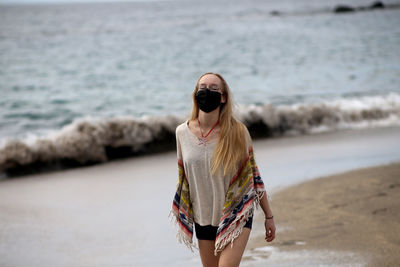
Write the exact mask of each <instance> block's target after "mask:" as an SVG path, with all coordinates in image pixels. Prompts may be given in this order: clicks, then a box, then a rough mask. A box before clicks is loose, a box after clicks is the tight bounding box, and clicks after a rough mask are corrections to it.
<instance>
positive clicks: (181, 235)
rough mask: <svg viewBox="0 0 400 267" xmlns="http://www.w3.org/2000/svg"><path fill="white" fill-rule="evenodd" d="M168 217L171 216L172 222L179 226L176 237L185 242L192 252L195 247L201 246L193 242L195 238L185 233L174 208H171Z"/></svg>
mask: <svg viewBox="0 0 400 267" xmlns="http://www.w3.org/2000/svg"><path fill="white" fill-rule="evenodd" d="M168 217H169V218H170V220H171V222H173V223H174V226H175V228H177V233H176V239H177V240H178V242H179V243H183V244H185V246H186V247H187V248H188V249H190V251H192V252H194V249H196V250H198V249H199V248H198V247H197V246H196V243H194V242H193V239H192V238H190V237H189V236H188V235H187V234H185V232H183V231H182V229H181V227H179V225H178V224H179V220H178V216H177V214H176V212H175V211H174V210H171V211H170V212H169V215H168Z"/></svg>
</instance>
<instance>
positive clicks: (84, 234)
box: [0, 127, 400, 267]
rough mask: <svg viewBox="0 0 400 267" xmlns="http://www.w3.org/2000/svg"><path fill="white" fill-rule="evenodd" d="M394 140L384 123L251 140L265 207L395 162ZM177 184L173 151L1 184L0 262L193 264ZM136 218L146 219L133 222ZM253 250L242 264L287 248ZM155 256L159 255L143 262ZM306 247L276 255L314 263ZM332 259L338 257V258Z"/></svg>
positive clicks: (398, 131)
mask: <svg viewBox="0 0 400 267" xmlns="http://www.w3.org/2000/svg"><path fill="white" fill-rule="evenodd" d="M399 136H400V127H390V128H376V129H368V130H343V131H338V132H330V133H321V134H314V135H306V136H293V137H282V138H277V139H267V140H254V148H255V157H256V161H257V164H258V167H259V170H260V173H261V175H262V178H263V180H264V183H265V185H266V188H267V191H268V192H269V193H271V194H272V201H271V207H272V211H273V212H275V211H276V210H277V209H278V210H279V209H280V208H278V207H279V205H280V204H281V203H283V202H281V201H278V200H277V196H278V194H279V192H280V188H282V187H284V188H287V187H288V186H289V188H290V187H291V186H296V184H298V183H299V182H304V181H306V180H310V179H314V177H319V176H323V175H327V174H330V173H335V172H336V173H338V172H343V171H346V170H349V169H356V168H360V167H364V166H371V165H378V164H382V163H386V162H391V161H400V152H399V151H400V147H399V145H400V144H399V143H398V142H396V141H397V140H398V137H399ZM288 166H291V167H290V168H288ZM316 166H317V167H316ZM176 184H177V164H176V152H175V151H172V152H165V153H160V154H153V155H146V156H141V157H136V158H127V159H122V160H118V161H111V162H107V163H104V164H99V165H94V166H87V167H82V168H76V169H69V170H63V171H60V172H52V173H41V174H35V175H29V176H27V177H24V178H16V179H6V180H1V181H0V236H1V237H2V249H0V265H6V266H9V265H18V266H27V265H38V266H39V265H40V266H44V267H47V266H54V265H57V266H72V265H73V266H89V265H90V266H98V265H105V264H106V263H110V262H112V263H113V266H124V265H132V263H134V264H135V265H138V266H139V265H140V266H141V265H146V266H148V267H156V266H160V265H161V264H162V265H163V266H166V267H172V266H173V267H180V266H182V267H183V266H189V265H190V266H201V262H200V258H199V255H198V253H195V254H192V253H191V252H190V251H189V250H187V248H186V247H185V246H184V245H182V244H180V243H178V242H177V240H176V229H175V228H174V226H173V224H171V223H170V221H169V219H168V213H169V211H170V209H171V204H172V199H173V196H174V194H175V190H176ZM284 190H286V189H284ZM275 193H276V194H275ZM149 202H150V203H155V205H152V206H151V208H150V209H149V208H148V205H138V203H149ZM275 214H276V215H275ZM275 214H274V216H276V223H277V227H278V228H277V231H278V233H277V238H278V239H279V238H281V237H282V235H283V234H284V233H285V231H286V230H287V229H285V228H283V227H282V224H281V222H282V221H278V220H281V218H282V215H279V214H277V213H275ZM138 215H140V216H143V218H145V220H138ZM257 218H258V219H262V217H260V216H255V223H253V226H254V227H253V231H252V235H251V239H252V238H253V237H257V236H258V235H257V231H256V229H257V228H260V226H261V227H262V226H263V225H262V222H261V223H260V222H259V221H257ZM282 231H283V232H282ZM262 234H263V233H262ZM160 237H163V238H160ZM253 239H254V238H253ZM278 239H277V240H276V241H274V242H277V241H278ZM291 240H295V241H296V240H297V239H288V240H286V241H285V242H286V243H285V244H286V245H282V246H281V247H285V246H289V245H290V242H292V241H291ZM262 241H263V240H262ZM300 241H301V240H300ZM250 244H254V242H253V241H250V242H249V245H248V246H249V247H248V248H249V249H250V250H249V249H247V250H246V252H245V253H247V254H248V253H249V252H253V251H252V250H251V248H250ZM261 245H262V246H264V247H259V248H258V249H261V251H258V254H259V256H257V257H258V258H257V257H253V258H257V259H256V261H255V262H253V261H252V260H251V261H249V260H248V261H247V262H246V261H244V262H243V266H244V267H245V266H260V264H261V265H262V264H263V261H264V260H265V256H268V257H267V258H266V260H268V262H271V260H274V259H275V258H276V263H277V264H273V265H274V266H275V265H276V266H282V265H281V264H280V262H281V259H282V258H283V257H282V255H283V254H282V253H286V252H284V250H283V249H282V248H281V247H279V248H278V247H277V246H275V245H276V243H271V244H266V243H265V244H264V243H263V244H260V246H261ZM266 245H267V246H269V247H267V249H266V247H265V246H266ZM302 247H303V246H302ZM66 248H68V249H67V250H66ZM254 249H255V248H254ZM271 249H275V250H271ZM154 251H157V253H158V258H157V259H154V258H152V257H149V256H148V255H152V254H153V253H154ZM271 251H272V252H271ZM285 251H288V250H285ZM304 251H305V252H306V253H308V252H309V251H310V250H302V252H301V253H303V254H298V253H297V252H296V250H292V251H288V252H287V253H286V254H284V257H286V258H288V259H289V260H290V259H292V258H293V257H294V256H296V255H297V257H298V258H297V263H298V262H303V261H304V259H307V260H313V258H315V255H316V254H315V253H314V252H313V253H312V255H311V256H310V255H308V254H304ZM327 251H328V252H329V250H327ZM296 253H297V254H296ZM310 257H311V258H310ZM320 257H321V259H323V261H321V262H316V263H315V264H311V266H315V265H318V264H324V263H325V262H329V261H327V260H326V256H324V255H322V256H321V255H320ZM331 257H333V259H336V258H337V253H336V254H334V255H333V256H332V255H331ZM340 257H341V258H344V259H347V260H348V261H349V262H351V261H352V260H354V257H355V255H353V254H349V253H347V254H346V253H345V254H343V253H342V254H340ZM293 262H294V261H293V260H292V261H289V264H287V265H283V266H292V265H293ZM304 262H306V261H304ZM356 262H357V263H359V262H362V260H361V259H358V260H357V261H356ZM253 263H254V264H253ZM311 263H314V262H311ZM246 264H247V265H246ZM251 264H253V265H251ZM290 264H292V265H290ZM297 265H298V264H297ZM305 266H307V265H305ZM308 266H310V264H309V265H308Z"/></svg>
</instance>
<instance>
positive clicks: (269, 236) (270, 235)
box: [260, 192, 276, 242]
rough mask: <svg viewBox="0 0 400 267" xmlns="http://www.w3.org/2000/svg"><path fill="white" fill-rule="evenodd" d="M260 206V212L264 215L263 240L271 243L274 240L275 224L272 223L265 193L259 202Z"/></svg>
mask: <svg viewBox="0 0 400 267" xmlns="http://www.w3.org/2000/svg"><path fill="white" fill-rule="evenodd" d="M260 206H261V208H262V210H263V211H264V215H265V223H264V225H265V240H266V241H267V242H271V241H272V240H274V239H275V230H276V228H275V223H274V218H273V215H272V211H271V208H270V206H269V203H268V199H267V192H265V194H264V195H263V197H262V198H261V200H260Z"/></svg>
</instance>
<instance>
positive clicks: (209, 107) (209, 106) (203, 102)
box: [196, 89, 221, 113]
mask: <svg viewBox="0 0 400 267" xmlns="http://www.w3.org/2000/svg"><path fill="white" fill-rule="evenodd" d="M196 102H197V105H198V106H199V108H200V109H201V110H202V111H204V112H206V113H209V112H211V111H213V110H215V109H216V108H218V107H219V106H220V105H221V94H220V93H219V92H216V91H212V90H210V89H202V90H199V91H197V93H196Z"/></svg>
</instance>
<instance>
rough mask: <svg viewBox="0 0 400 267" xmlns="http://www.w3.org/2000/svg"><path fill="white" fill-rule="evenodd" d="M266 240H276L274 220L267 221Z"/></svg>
mask: <svg viewBox="0 0 400 267" xmlns="http://www.w3.org/2000/svg"><path fill="white" fill-rule="evenodd" d="M264 224H265V240H266V241H267V242H271V241H272V240H274V239H275V223H274V219H273V218H271V219H265V223H264Z"/></svg>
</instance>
